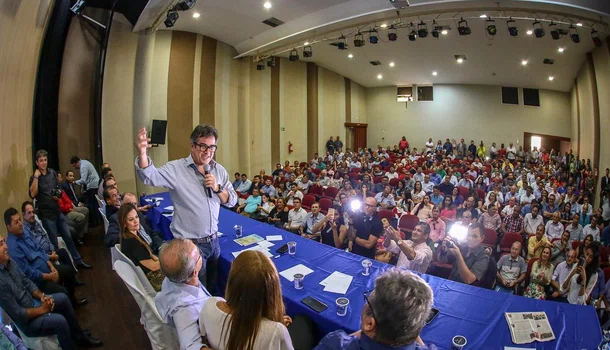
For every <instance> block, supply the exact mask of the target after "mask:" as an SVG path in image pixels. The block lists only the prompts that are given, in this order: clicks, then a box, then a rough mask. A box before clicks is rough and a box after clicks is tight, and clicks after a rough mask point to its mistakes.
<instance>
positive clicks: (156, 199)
mask: <svg viewBox="0 0 610 350" xmlns="http://www.w3.org/2000/svg"><path fill="white" fill-rule="evenodd" d="M153 200H154V201H155V202H161V201H163V197H155V198H153Z"/></svg>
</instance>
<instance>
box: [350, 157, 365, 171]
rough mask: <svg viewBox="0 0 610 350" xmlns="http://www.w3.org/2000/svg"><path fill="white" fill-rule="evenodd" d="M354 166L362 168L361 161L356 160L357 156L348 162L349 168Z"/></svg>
mask: <svg viewBox="0 0 610 350" xmlns="http://www.w3.org/2000/svg"><path fill="white" fill-rule="evenodd" d="M354 168H362V163H360V162H359V161H358V158H355V157H354V159H353V160H352V161H351V162H350V163H349V170H352V169H354Z"/></svg>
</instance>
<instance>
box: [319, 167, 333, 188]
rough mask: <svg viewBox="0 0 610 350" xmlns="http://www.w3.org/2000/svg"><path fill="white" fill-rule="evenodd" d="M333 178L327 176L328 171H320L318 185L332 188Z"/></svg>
mask: <svg viewBox="0 0 610 350" xmlns="http://www.w3.org/2000/svg"><path fill="white" fill-rule="evenodd" d="M330 181H331V178H330V177H328V176H326V170H322V171H320V176H318V185H320V186H322V187H324V188H326V187H328V186H330Z"/></svg>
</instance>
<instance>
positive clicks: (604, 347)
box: [597, 329, 610, 350]
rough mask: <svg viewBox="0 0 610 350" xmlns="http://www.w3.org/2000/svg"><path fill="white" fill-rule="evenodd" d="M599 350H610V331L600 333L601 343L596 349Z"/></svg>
mask: <svg viewBox="0 0 610 350" xmlns="http://www.w3.org/2000/svg"><path fill="white" fill-rule="evenodd" d="M597 349H599V350H610V330H606V329H604V330H603V331H602V342H601V343H600V344H599V346H598V347H597Z"/></svg>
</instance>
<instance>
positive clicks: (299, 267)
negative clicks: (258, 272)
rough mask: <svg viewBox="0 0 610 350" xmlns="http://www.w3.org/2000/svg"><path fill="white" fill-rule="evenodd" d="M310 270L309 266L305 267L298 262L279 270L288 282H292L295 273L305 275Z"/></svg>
mask: <svg viewBox="0 0 610 350" xmlns="http://www.w3.org/2000/svg"><path fill="white" fill-rule="evenodd" d="M312 272H313V270H312V269H310V268H309V267H307V266H305V265H303V264H298V265H296V266H293V267H291V268H289V269H287V270H284V271H282V272H280V275H281V276H282V277H284V278H285V279H287V280H289V281H290V282H292V281H294V275H295V274H297V273H300V274H302V275H303V276H307V275H309V274H310V273H312Z"/></svg>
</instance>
